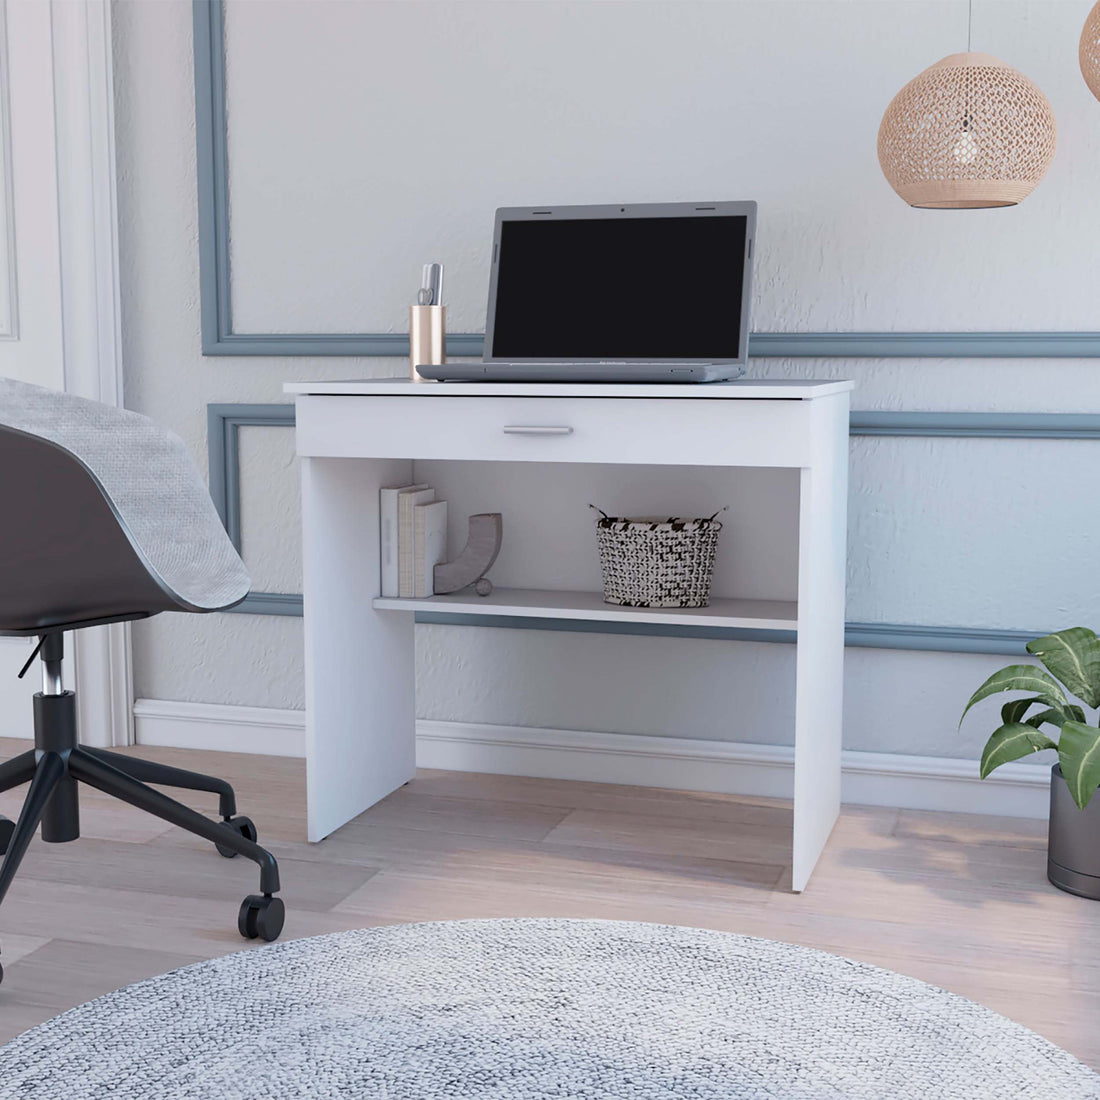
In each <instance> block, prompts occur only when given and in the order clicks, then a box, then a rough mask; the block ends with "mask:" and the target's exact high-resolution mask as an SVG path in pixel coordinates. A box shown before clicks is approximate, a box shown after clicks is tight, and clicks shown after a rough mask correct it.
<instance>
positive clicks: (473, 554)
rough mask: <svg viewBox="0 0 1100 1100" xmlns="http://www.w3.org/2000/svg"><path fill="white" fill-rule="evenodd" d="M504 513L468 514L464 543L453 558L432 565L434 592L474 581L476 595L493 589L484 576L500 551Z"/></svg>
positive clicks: (459, 586) (440, 591) (445, 592)
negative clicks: (466, 533) (467, 528)
mask: <svg viewBox="0 0 1100 1100" xmlns="http://www.w3.org/2000/svg"><path fill="white" fill-rule="evenodd" d="M503 534H504V517H503V516H502V515H501V514H500V512H482V513H479V514H478V515H476V516H471V517H470V527H469V534H468V535H467V537H466V547H465V549H464V550H463V551H462V553H461V554H459V555H458V557H457V558H455V559H454V561H448V562H444V563H442V564H440V565H437V566H436V567H435V594H436V595H437V596H441V595H446V594H447V593H448V592H458V591H460V590H461V589H463V588H469V587H470V585H474V587H475V589H476V590H477V594H478V595H479V596H488V595H489V593H490V592H492V591H493V582H492V581H490V580H489V578H488V577H486V576H485V574H486V573H488V572H489V570H490V569H492V567H493V562H495V561H496V560H497V554H499V553H500V543H501V539H502V537H503Z"/></svg>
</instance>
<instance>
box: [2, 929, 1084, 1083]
mask: <svg viewBox="0 0 1100 1100" xmlns="http://www.w3.org/2000/svg"><path fill="white" fill-rule="evenodd" d="M0 1097H2V1098H4V1100H9V1098H15V1097H18V1098H19V1100H46V1098H47V1097H48V1098H49V1100H61V1098H64V1100H90V1098H92V1097H95V1098H97V1100H100V1098H105V1097H110V1098H112V1100H123V1098H125V1100H154V1098H156V1100H178V1098H188V1100H193V1098H200V1097H201V1098H202V1100H291V1098H293V1100H309V1098H325V1100H335V1098H344V1097H355V1098H357V1100H358V1098H364V1100H365V1098H379V1100H382V1098H384V1100H437V1098H441V1097H448V1098H453V1100H474V1098H478V1100H489V1098H492V1100H533V1098H539V1100H543V1098H549V1097H554V1098H561V1100H565V1098H575V1097H584V1098H587V1100H659V1098H660V1100H666V1098H671V1097H676V1098H683V1097H691V1098H708V1100H740V1098H746V1097H753V1098H757V1097H782V1098H784V1100H811V1098H812V1100H825V1098H834V1097H837V1098H839V1097H843V1098H846V1100H848V1098H853V1100H854V1098H858V1100H908V1098H910V1097H911V1098H913V1100H947V1098H951V1100H956V1098H957V1100H1001V1098H1008V1097H1012V1098H1013V1100H1021V1098H1042V1100H1061V1098H1065V1100H1087V1098H1100V1077H1098V1076H1097V1075H1096V1074H1094V1073H1093V1072H1092V1071H1091V1070H1089V1069H1087V1068H1086V1067H1085V1066H1083V1065H1082V1064H1081V1063H1080V1062H1077V1061H1076V1060H1074V1059H1073V1058H1072V1057H1070V1055H1068V1054H1067V1053H1065V1051H1062V1050H1059V1049H1058V1048H1057V1047H1055V1046H1052V1045H1051V1044H1050V1043H1048V1042H1046V1041H1045V1040H1044V1039H1041V1038H1039V1036H1037V1035H1035V1034H1033V1033H1032V1032H1030V1031H1027V1030H1026V1029H1025V1028H1022V1027H1020V1026H1019V1025H1017V1024H1014V1023H1012V1022H1011V1021H1009V1020H1006V1019H1004V1018H1003V1017H1001V1016H997V1015H995V1014H994V1013H992V1012H990V1011H988V1010H987V1009H984V1008H982V1007H981V1006H980V1005H976V1004H974V1003H972V1002H971V1001H966V1000H963V999H962V998H961V997H956V996H953V995H952V994H949V993H944V992H943V991H942V990H938V989H934V988H933V987H932V986H929V985H925V984H924V983H923V982H918V981H915V980H913V979H911V978H904V977H901V976H900V975H898V974H893V973H891V972H890V971H887V970H879V969H877V968H875V967H871V966H865V965H863V964H861V963H855V962H851V961H850V960H848V959H842V958H838V957H837V956H835V955H826V954H824V953H822V952H820V951H811V950H809V949H807V948H802V947H793V946H791V945H789V944H783V943H773V942H772V941H770V940H758V939H749V938H747V937H744V936H733V935H729V934H726V933H722V932H704V931H699V930H696V929H690V928H672V927H668V926H664V925H654V924H627V923H619V922H605V921H563V920H489V921H456V922H446V923H438V924H411V925H394V926H391V927H385V928H374V929H368V930H364V931H357V932H340V933H337V934H335V935H331V936H319V937H317V938H315V939H306V940H292V941H289V942H287V943H282V944H274V945H272V946H270V947H263V948H259V949H257V950H252V951H244V952H241V953H239V954H236V955H228V956H226V957H224V958H221V959H214V960H212V961H210V962H205V963H199V964H197V965H195V966H189V967H185V968H184V969H182V970H175V971H173V972H172V973H170V974H164V975H162V976H161V977H159V978H153V979H151V980H149V981H145V982H139V983H138V984H137V985H132V986H129V987H127V988H126V989H120V990H119V991H118V992H116V993H111V994H109V995H108V996H106V997H100V998H99V999H98V1000H95V1001H89V1002H88V1003H87V1004H85V1005H81V1006H80V1007H79V1008H74V1009H73V1010H72V1011H71V1012H66V1013H65V1014H64V1015H62V1016H58V1017H56V1018H55V1019H53V1020H50V1021H48V1022H47V1023H45V1024H42V1025H41V1026H40V1027H37V1028H34V1029H33V1030H32V1031H28V1032H26V1033H25V1034H23V1035H21V1036H20V1037H19V1038H17V1039H15V1040H14V1041H13V1042H11V1043H9V1044H8V1045H7V1046H6V1047H3V1048H0Z"/></svg>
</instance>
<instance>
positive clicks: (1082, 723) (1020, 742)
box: [959, 626, 1100, 901]
mask: <svg viewBox="0 0 1100 1100" xmlns="http://www.w3.org/2000/svg"><path fill="white" fill-rule="evenodd" d="M1027 651H1028V653H1030V654H1031V655H1032V656H1034V657H1038V658H1039V660H1040V661H1041V662H1042V663H1043V664H1044V665H1045V666H1046V670H1045V671H1044V669H1042V668H1036V667H1035V666H1034V665H1009V666H1008V668H1002V669H1001V670H1000V671H999V672H995V673H993V675H992V676H990V677H989V679H988V680H986V682H985V683H984V684H982V686H981V687H980V688H978V690H977V691H976V692H974V694H973V695H972V696H971V697H970V702H969V703H967V704H966V710H964V711H963V718H965V717H966V714H967V711H969V710H970V708H971V707H972V706H973V705H974V704H975V703H978V702H980V701H981V700H982V699H986V698H988V697H989V696H990V695H995V694H996V693H997V692H1000V691H1026V692H1028V693H1029V694H1028V695H1027V696H1026V697H1024V698H1022V699H1011V700H1009V702H1007V703H1005V704H1004V706H1003V707H1001V725H1000V726H998V728H997V729H995V730H994V731H993V733H992V734H991V735H990V738H989V740H988V741H987V742H986V745H985V749H984V750H983V751H982V765H981V776H982V778H983V779H985V777H986V776H987V775H989V773H990V772H991V771H993V769H994V768H998V767H1000V766H1001V765H1002V764H1006V763H1008V761H1010V760H1019V759H1020V757H1022V756H1027V755H1028V754H1030V753H1033V752H1040V751H1042V750H1043V749H1057V750H1058V763H1057V764H1055V765H1054V766H1053V767H1052V768H1051V776H1050V831H1049V833H1048V841H1047V878H1049V879H1050V881H1051V882H1052V883H1054V885H1055V886H1057V887H1059V888H1060V889H1062V890H1068V891H1069V892H1070V893H1071V894H1079V895H1080V896H1081V897H1085V898H1093V899H1095V900H1098V901H1100V798H1096V799H1093V797H1092V796H1093V795H1094V794H1096V789H1097V787H1098V786H1100V728H1097V727H1096V726H1093V725H1089V723H1088V719H1087V717H1086V715H1085V711H1084V709H1083V708H1082V707H1080V706H1079V705H1078V704H1076V703H1072V702H1070V700H1069V698H1068V696H1076V697H1077V698H1078V699H1080V700H1081V701H1082V702H1084V703H1085V704H1086V705H1087V706H1089V707H1091V708H1096V707H1100V638H1097V636H1096V635H1095V634H1094V633H1093V632H1092V631H1091V630H1088V629H1087V628H1086V627H1083V626H1075V627H1072V628H1070V629H1069V630H1059V631H1058V632H1057V633H1056V634H1048V635H1046V637H1043V638H1036V639H1035V640H1034V641H1032V642H1028V643H1027ZM1033 707H1041V708H1042V709H1041V710H1036V711H1034V712H1033V713H1029V712H1030V711H1032V708H1033ZM959 725H960V726H961V725H962V718H960V719H959ZM1044 726H1046V727H1049V728H1050V730H1051V733H1052V734H1054V733H1055V731H1056V736H1057V738H1058V740H1057V741H1054V740H1052V738H1051V736H1048V734H1047V733H1044V732H1043V729H1042V727H1044Z"/></svg>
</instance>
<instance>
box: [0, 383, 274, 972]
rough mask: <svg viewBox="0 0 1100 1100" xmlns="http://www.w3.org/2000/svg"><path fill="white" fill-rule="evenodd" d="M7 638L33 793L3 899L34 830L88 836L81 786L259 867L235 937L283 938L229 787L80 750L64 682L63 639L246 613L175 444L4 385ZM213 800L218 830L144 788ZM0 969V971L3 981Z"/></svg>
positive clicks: (115, 415)
mask: <svg viewBox="0 0 1100 1100" xmlns="http://www.w3.org/2000/svg"><path fill="white" fill-rule="evenodd" d="M0 517H2V518H0V635H9V636H15V637H20V636H37V637H38V639H39V641H38V645H37V647H36V648H35V650H34V652H33V653H32V654H31V655H30V658H29V659H28V661H27V663H26V664H25V665H24V666H23V671H22V672H20V673H19V675H20V676H22V675H23V674H24V673H25V672H26V671H27V670H28V669H29V668H30V666H31V664H32V663H33V661H34V659H35V657H36V656H38V657H40V658H41V664H42V690H41V691H40V692H38V693H36V694H35V696H34V749H32V750H29V751H27V752H24V753H22V754H20V755H19V756H16V757H15V758H14V759H12V760H8V761H7V762H6V763H3V764H0V791H6V790H10V789H11V788H13V787H16V786H19V785H20V784H22V783H27V782H29V783H30V787H29V789H28V791H27V795H26V799H25V801H24V803H23V809H22V812H21V813H20V815H19V820H18V821H17V822H11V821H9V820H8V819H7V818H0V852H3V853H4V861H3V864H2V865H0V901H2V900H3V898H4V895H5V894H6V893H7V890H8V887H9V886H10V885H11V882H12V879H13V878H14V876H15V873H16V871H17V870H18V869H19V864H20V862H21V861H22V859H23V856H24V855H25V853H26V851H27V846H28V845H29V844H30V841H31V838H32V837H33V836H34V832H35V829H36V828H37V827H38V825H39V822H41V825H42V839H43V840H45V841H49V842H51V843H60V842H64V841H69V840H76V838H77V837H78V836H79V835H80V818H79V806H78V798H77V789H78V784H80V783H87V784H88V785H89V786H91V787H95V788H96V789H98V790H100V791H104V792H105V793H107V794H109V795H112V796H114V797H115V798H119V799H121V800H122V801H124V802H129V803H130V804H131V805H133V806H137V807H138V808H139V809H141V810H144V811H145V812H146V813H151V814H154V815H155V816H157V817H160V818H163V819H164V820H165V821H169V822H171V823H172V824H173V825H179V826H180V827H181V828H184V829H187V830H188V831H189V832H192V833H195V834H196V835H198V836H201V837H203V838H204V839H206V840H209V841H212V842H213V843H214V845H215V846H216V847H217V850H218V852H220V853H221V854H222V855H223V856H227V857H232V856H235V855H238V854H239V855H243V856H247V857H248V858H249V859H251V860H254V861H255V862H256V863H257V864H259V867H260V893H259V894H251V895H249V896H248V897H246V898H245V899H244V901H243V902H242V904H241V909H240V913H239V916H238V920H237V927H238V929H239V930H240V933H241V935H242V936H245V937H246V938H248V939H255V938H256V937H257V936H259V937H262V938H263V939H265V940H273V939H275V938H276V937H277V936H278V935H279V933H280V932H281V931H282V927H283V919H284V916H285V911H284V908H283V903H282V901H281V899H279V898H277V897H275V896H274V895H275V894H276V893H277V892H278V890H279V867H278V864H277V863H276V862H275V858H274V857H273V856H272V855H271V854H270V853H269V852H267V851H265V850H264V849H263V848H261V847H260V846H259V845H258V844H257V843H256V829H255V826H254V825H253V824H252V822H251V821H250V820H249V819H248V818H247V817H239V816H237V807H236V799H235V797H234V794H233V788H232V787H231V786H230V785H229V784H228V783H226V782H225V781H223V780H221V779H215V778H213V777H212V776H207V775H199V774H197V773H195V772H189V771H185V770H184V769H182V768H172V767H167V766H165V765H163V764H155V763H152V762H150V761H147V760H140V759H137V758H135V757H131V756H125V755H122V754H120V753H115V752H107V751H105V750H103V749H97V748H88V747H86V746H83V745H81V744H80V742H79V738H78V736H77V728H76V696H75V694H74V693H73V692H72V691H66V690H65V688H64V686H63V684H62V657H63V654H64V638H65V632H66V631H70V630H81V629H83V628H84V627H88V626H97V625H99V624H102V623H120V622H126V621H128V620H132V619H146V618H148V617H149V616H151V615H156V614H159V613H160V612H161V611H190V612H199V613H202V612H209V611H219V610H224V609H225V608H227V607H232V606H233V605H234V604H237V603H240V601H241V600H243V599H244V597H245V595H246V594H247V593H248V589H249V577H248V573H247V571H246V570H245V567H244V563H243V562H242V561H241V559H240V557H239V556H238V554H237V552H236V550H235V549H234V548H233V545H232V543H231V542H230V541H229V538H228V537H227V535H226V533H225V529H224V528H223V527H222V524H221V521H220V520H219V518H218V514H217V512H216V511H215V510H214V506H213V504H212V503H211V500H210V497H209V495H208V493H207V491H206V486H205V484H204V483H203V480H202V477H201V476H200V474H199V472H198V469H197V467H196V466H195V464H194V462H193V461H192V459H191V456H190V454H189V453H188V451H187V449H186V447H185V446H184V445H183V443H182V441H181V440H180V439H178V438H177V437H176V436H174V435H172V434H171V433H170V432H168V431H165V430H164V429H163V428H160V427H158V426H157V425H156V424H154V423H153V422H152V421H151V420H148V419H147V418H146V417H144V416H139V415H137V414H136V413H132V412H127V411H125V410H123V409H115V408H111V407H110V406H107V405H101V404H99V403H97V402H95V401H85V400H83V399H81V398H79V397H74V396H72V395H71V394H66V393H55V392H54V391H52V390H46V389H42V388H40V387H38V386H31V385H28V384H26V383H23V382H16V381H12V380H10V379H3V378H0ZM147 783H157V784H160V785H162V786H167V787H177V788H183V789H187V790H195V791H210V792H212V793H214V794H217V796H218V800H219V812H220V814H221V818H222V820H221V821H212V820H211V819H210V818H208V817H205V816H204V815H203V814H201V813H198V812H197V811H195V810H192V809H190V808H189V807H188V806H184V805H183V804H181V803H179V802H177V801H175V800H174V799H172V798H169V797H168V796H167V795H165V794H162V793H161V792H160V791H156V790H154V789H153V788H151V787H148V786H146V784H147ZM2 978H3V970H2V969H0V980H2Z"/></svg>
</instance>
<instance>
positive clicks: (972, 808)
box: [134, 699, 1050, 818]
mask: <svg viewBox="0 0 1100 1100" xmlns="http://www.w3.org/2000/svg"><path fill="white" fill-rule="evenodd" d="M134 723H135V729H136V731H137V740H138V743H139V744H144V745H170V746H175V747H179V748H195V749H221V750H224V751H226V752H251V753H266V754H268V755H271V756H303V755H304V754H305V715H304V714H303V713H302V712H301V711H296V710H274V709H268V708H264V707H234V706H223V705H219V704H213V703H172V702H164V701H161V700H154V699H139V700H138V701H137V702H136V703H135V704H134ZM416 762H417V764H418V766H420V767H422V768H441V769H444V770H449V771H468V772H490V773H492V774H495V775H530V776H537V777H539V778H543V779H579V780H587V781H590V782H597V783H625V784H628V785H632V786H644V787H665V788H671V789H678V790H694V791H711V792H716V793H719V794H754V795H762V796H765V797H775V798H789V797H790V796H791V790H792V783H793V777H794V750H793V749H792V748H791V747H790V746H787V745H754V744H742V743H737V742H726V741H698V740H688V739H686V738H678V737H649V736H642V735H636V734H626V733H596V732H587V731H580V730H554V729H536V728H529V727H525V726H487V725H477V724H473V723H468V722H435V721H430V720H427V719H420V720H419V721H418V722H417V724H416ZM843 769H844V782H843V798H844V801H845V802H850V803H855V804H858V805H864V806H896V807H900V808H904V809H916V810H947V811H954V812H959V813H981V814H1002V815H1005V816H1008V817H1033V818H1045V817H1046V816H1047V811H1048V801H1049V797H1050V796H1049V783H1050V773H1049V772H1048V771H1047V769H1046V768H1043V767H1039V766H1036V765H1034V764H1019V763H1016V764H1006V765H1004V766H1002V767H1000V768H998V769H997V771H996V772H995V773H994V774H993V775H992V776H991V777H990V778H989V779H985V780H981V779H979V778H978V765H977V762H976V761H974V760H957V759H954V758H950V757H938V756H903V755H901V754H897V753H878V752H855V751H846V752H845V753H844V756H843Z"/></svg>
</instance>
